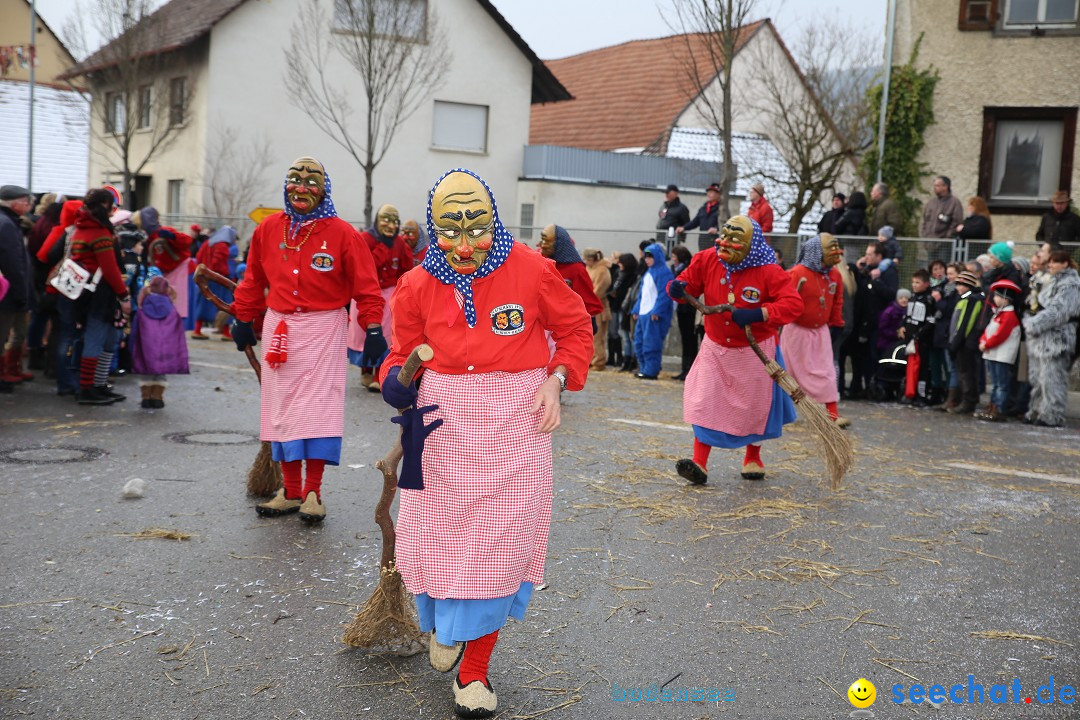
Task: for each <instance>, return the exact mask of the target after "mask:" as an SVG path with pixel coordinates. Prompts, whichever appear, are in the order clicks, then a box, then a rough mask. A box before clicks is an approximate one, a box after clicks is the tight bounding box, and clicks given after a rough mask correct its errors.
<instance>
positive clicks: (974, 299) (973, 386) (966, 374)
mask: <svg viewBox="0 0 1080 720" xmlns="http://www.w3.org/2000/svg"><path fill="white" fill-rule="evenodd" d="M981 287H982V283H981V282H979V279H978V278H977V277H975V275H974V274H973V273H971V272H970V271H968V270H965V271H964V272H962V273H960V274H959V275H957V277H956V292H957V294H958V295H959V296H960V299H959V300H957V301H956V306H955V307H954V308H953V313H952V318H951V319H950V321H949V352H950V353H951V354H952V357H953V364H954V367H955V368H956V378H957V382H958V383H959V385H960V401H959V402H958V403H957V404H956V405H955V406H954V407H952V408H950V409H949V412H950V413H953V414H954V415H970V414H972V413H973V412H975V405H976V404H978V402H979V354H978V341H979V336H980V334H981V333H982V328H981V327H979V316H980V315H981V314H982V307H983V294H982V290H981V289H980V288H981Z"/></svg>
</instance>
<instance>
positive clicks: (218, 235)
mask: <svg viewBox="0 0 1080 720" xmlns="http://www.w3.org/2000/svg"><path fill="white" fill-rule="evenodd" d="M235 247H236V228H234V227H232V226H231V225H225V226H224V227H222V228H221V229H220V230H218V231H216V232H215V233H214V234H213V235H211V236H210V239H209V240H207V241H206V242H204V243H203V244H202V246H201V247H200V248H199V251H198V253H196V254H195V259H196V260H198V261H199V263H200V264H201V265H205V266H206V267H208V268H209V269H210V270H213V271H214V272H216V273H217V274H218V275H221V276H222V277H229V276H230V274H231V273H230V272H229V257H230V253H231V252H232V250H233V248H235ZM209 286H210V290H211V291H212V292H213V293H214V295H216V296H217V297H219V298H221V299H222V300H223V301H225V302H226V303H231V302H232V301H233V294H232V291H231V290H227V289H226V288H225V286H224V285H220V284H218V283H216V282H210V283H209ZM218 312H219V311H218V309H217V306H215V305H214V304H213V303H212V302H210V301H209V300H207V299H206V298H205V297H203V296H202V293H199V294H197V295H196V296H195V330H194V331H193V332H192V333H191V338H192V340H205V339H206V338H207V336H206V335H203V333H202V326H203V325H204V324H209V323H213V322H214V320H216V319H217V316H218ZM229 326H230V323H226V324H225V325H223V326H222V331H221V336H222V339H223V340H231V339H232V334H231V331H230V329H229Z"/></svg>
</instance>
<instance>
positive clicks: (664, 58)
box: [529, 21, 765, 150]
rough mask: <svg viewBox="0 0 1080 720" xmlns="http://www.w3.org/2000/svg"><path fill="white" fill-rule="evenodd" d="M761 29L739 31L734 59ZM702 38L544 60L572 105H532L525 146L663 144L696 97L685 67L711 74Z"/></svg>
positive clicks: (666, 40)
mask: <svg viewBox="0 0 1080 720" xmlns="http://www.w3.org/2000/svg"><path fill="white" fill-rule="evenodd" d="M764 22H765V21H761V22H756V23H752V24H750V25H745V26H743V27H742V28H741V29H740V32H739V39H738V40H739V42H738V46H737V48H736V52H738V50H739V49H741V48H742V47H743V46H744V45H745V44H746V42H747V41H748V40H749V39H750V38H751V37H752V36H753V35H754V33H755V32H757V30H758V28H760V27H761V26H762V25H763V24H764ZM707 38H708V35H706V34H704V33H697V34H691V35H672V36H670V37H665V38H657V39H654V40H634V41H631V42H627V43H623V44H621V45H614V46H612V47H606V48H601V49H599V50H592V51H590V52H586V53H582V54H580V55H573V56H571V57H568V58H563V59H562V60H547V61H546V64H547V66H548V68H550V69H551V71H552V72H553V73H554V74H555V77H557V78H559V81H560V82H561V83H562V84H563V86H565V87H566V89H567V90H569V91H570V94H571V95H573V96H574V99H573V100H568V101H564V102H560V103H546V104H543V105H533V106H532V115H531V120H530V126H529V144H530V145H562V146H567V147H577V148H587V149H590V150H617V149H620V148H637V147H649V146H650V145H654V144H663V142H664V138H665V136H666V134H667V132H668V130H669V129H670V128H671V126H672V125H673V124H674V123H675V119H676V118H677V117H678V116H679V114H680V113H682V111H683V110H684V109H686V106H687V105H688V104H689V103H690V101H691V100H692V99H693V98H694V97H695V96H696V94H697V93H696V90H695V84H694V82H693V81H692V80H691V79H690V74H689V72H688V69H689V68H690V67H691V65H690V63H691V62H695V63H696V64H697V68H698V72H699V73H700V74H701V77H702V78H705V77H708V74H709V73H711V71H712V66H711V62H710V60H709V54H708V51H707V50H705V48H706V47H707V45H706V42H707Z"/></svg>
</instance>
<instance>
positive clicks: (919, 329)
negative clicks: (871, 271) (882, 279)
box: [882, 273, 935, 346]
mask: <svg viewBox="0 0 1080 720" xmlns="http://www.w3.org/2000/svg"><path fill="white" fill-rule="evenodd" d="M882 275H884V273H882ZM919 306H921V308H920V307H919ZM920 316H921V317H920ZM934 325H935V318H934V298H933V297H932V296H931V295H930V291H929V290H925V291H923V292H921V293H915V294H913V295H912V296H911V299H910V300H908V306H907V316H906V317H905V318H904V328H905V330H904V339H905V340H915V341H916V342H918V343H919V344H920V345H923V346H926V345H927V344H928V343H932V342H933V338H934Z"/></svg>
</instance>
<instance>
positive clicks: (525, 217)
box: [518, 203, 534, 240]
mask: <svg viewBox="0 0 1080 720" xmlns="http://www.w3.org/2000/svg"><path fill="white" fill-rule="evenodd" d="M533 209H534V206H533V204H532V203H521V228H520V230H521V232H519V233H518V239H519V240H532V236H533V233H532V231H533V229H532V224H533Z"/></svg>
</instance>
